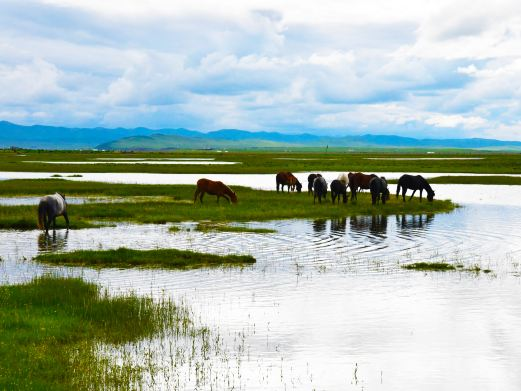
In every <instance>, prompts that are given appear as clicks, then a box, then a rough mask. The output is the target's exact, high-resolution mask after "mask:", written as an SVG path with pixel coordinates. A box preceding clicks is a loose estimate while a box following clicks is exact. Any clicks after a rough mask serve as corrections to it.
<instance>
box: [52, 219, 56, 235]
mask: <svg viewBox="0 0 521 391" xmlns="http://www.w3.org/2000/svg"><path fill="white" fill-rule="evenodd" d="M52 231H53V232H54V231H56V216H53V218H52Z"/></svg>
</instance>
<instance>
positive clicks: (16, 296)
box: [0, 276, 191, 390]
mask: <svg viewBox="0 0 521 391" xmlns="http://www.w3.org/2000/svg"><path fill="white" fill-rule="evenodd" d="M190 325H191V321H190V319H189V317H188V312H187V311H186V310H185V309H182V308H178V307H176V306H175V305H174V304H173V303H172V302H170V301H165V300H163V301H160V302H154V301H152V300H151V299H150V298H143V297H137V296H135V295H126V296H120V297H110V296H108V294H107V293H106V292H102V291H101V290H100V289H99V287H98V286H96V285H94V284H91V283H86V282H84V281H83V280H81V279H78V278H61V277H53V276H44V277H39V278H36V279H34V280H33V281H31V282H29V283H25V284H21V285H9V286H0V368H1V370H0V389H2V390H73V389H74V390H87V389H88V390H94V389H131V388H134V386H135V383H136V382H137V383H139V379H140V376H141V375H142V368H137V367H132V366H124V365H123V366H122V365H121V364H117V363H115V362H113V361H111V360H110V359H109V360H107V359H104V360H101V359H100V357H99V356H98V354H97V349H98V348H99V344H100V343H101V344H112V345H115V346H119V345H122V344H126V343H131V342H137V341H139V340H142V339H144V338H148V337H152V336H154V335H157V334H159V333H162V332H164V331H166V330H174V331H175V332H179V333H181V334H186V333H188V332H190V330H189V329H190V327H191V326H190Z"/></svg>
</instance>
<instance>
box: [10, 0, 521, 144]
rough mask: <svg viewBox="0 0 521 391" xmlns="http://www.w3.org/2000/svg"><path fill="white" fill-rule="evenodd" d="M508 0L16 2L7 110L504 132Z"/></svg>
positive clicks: (286, 126) (520, 22)
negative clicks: (432, 0) (491, 0)
mask: <svg viewBox="0 0 521 391" xmlns="http://www.w3.org/2000/svg"><path fill="white" fill-rule="evenodd" d="M498 1H499V3H497V2H496V3H494V4H492V3H490V2H488V1H484V0H477V1H472V2H471V1H467V0H457V1H449V0H441V1H438V2H426V1H417V2H410V1H405V0H397V1H395V2H388V1H384V0H365V1H362V0H355V1H352V2H349V3H345V2H344V1H339V0H324V1H321V2H320V3H316V2H314V1H311V0H300V1H297V0H288V1H287V2H280V1H275V0H267V1H266V0H263V1H260V0H254V1H251V2H243V1H230V2H225V3H223V2H217V1H214V0H202V1H198V2H171V1H166V0H164V1H160V0H151V1H147V2H143V1H141V0H124V1H123V0H113V1H110V2H109V1H104V0H91V1H88V2H86V1H81V0H47V1H43V0H42V1H40V0H34V1H31V2H30V4H29V5H26V6H24V7H23V9H22V5H20V4H19V3H18V2H16V1H14V0H7V1H5V2H2V4H0V50H1V51H2V53H3V56H2V58H0V88H1V90H0V102H1V103H2V104H3V105H4V107H3V108H2V112H3V113H4V114H3V119H17V118H22V120H21V121H24V122H26V123H27V122H31V121H35V122H38V121H47V123H54V124H60V125H82V126H97V125H115V126H173V127H177V126H185V127H192V128H198V129H210V128H211V129H215V128H217V127H246V128H248V129H270V130H281V131H298V130H301V131H310V130H313V131H328V132H345V131H348V130H349V131H352V132H357V131H362V130H363V131H371V132H375V133H378V132H381V133H383V132H394V133H402V134H413V133H414V132H416V133H417V134H416V135H417V136H420V137H423V136H436V135H443V134H444V133H443V132H445V131H447V132H448V131H449V130H450V131H451V132H455V133H457V134H460V135H473V136H479V135H480V134H481V135H484V134H487V135H489V136H490V135H491V134H492V133H490V132H493V131H494V129H495V130H497V132H498V135H499V134H501V135H504V134H506V133H505V132H506V131H505V130H504V129H506V128H505V127H511V126H514V125H513V124H517V123H518V122H519V121H520V120H521V114H520V107H519V103H516V102H518V101H519V98H521V97H520V92H521V86H520V84H519V80H518V75H519V74H520V72H521V17H520V16H518V15H521V3H518V2H516V1H514V0H498ZM0 114H1V113H0ZM0 119H2V118H0ZM502 129H503V130H502ZM509 129H510V128H509Z"/></svg>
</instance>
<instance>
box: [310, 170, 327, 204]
mask: <svg viewBox="0 0 521 391" xmlns="http://www.w3.org/2000/svg"><path fill="white" fill-rule="evenodd" d="M326 194H327V182H326V180H325V179H324V178H322V177H321V176H319V177H317V178H315V180H314V181H313V203H315V200H316V199H317V197H318V202H320V203H322V197H324V200H325V199H326Z"/></svg>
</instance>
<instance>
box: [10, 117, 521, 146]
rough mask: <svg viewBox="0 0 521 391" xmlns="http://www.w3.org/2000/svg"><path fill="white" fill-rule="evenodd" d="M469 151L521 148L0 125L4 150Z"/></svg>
mask: <svg viewBox="0 0 521 391" xmlns="http://www.w3.org/2000/svg"><path fill="white" fill-rule="evenodd" d="M326 145H329V146H331V147H353V148H355V147H356V148H364V147H365V148H386V147H393V148H469V149H490V150H521V142H520V141H501V140H495V139H482V138H470V139H416V138H412V137H401V136H393V135H371V134H366V135H358V136H342V137H332V136H318V135H314V134H309V133H303V134H284V133H278V132H248V131H245V130H238V129H221V130H217V131H212V132H208V133H203V132H198V131H195V130H188V129H184V128H178V129H148V128H134V129H125V128H116V129H107V128H66V127H54V126H43V125H34V126H22V125H16V124H13V123H10V122H6V121H0V147H2V148H8V147H11V146H16V147H21V148H34V149H37V148H41V149H93V148H97V149H105V150H151V151H152V150H172V149H224V148H227V149H239V148H240V149H248V148H251V149H254V148H256V149H262V148H288V147H289V148H290V147H294V148H298V147H324V146H326Z"/></svg>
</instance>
